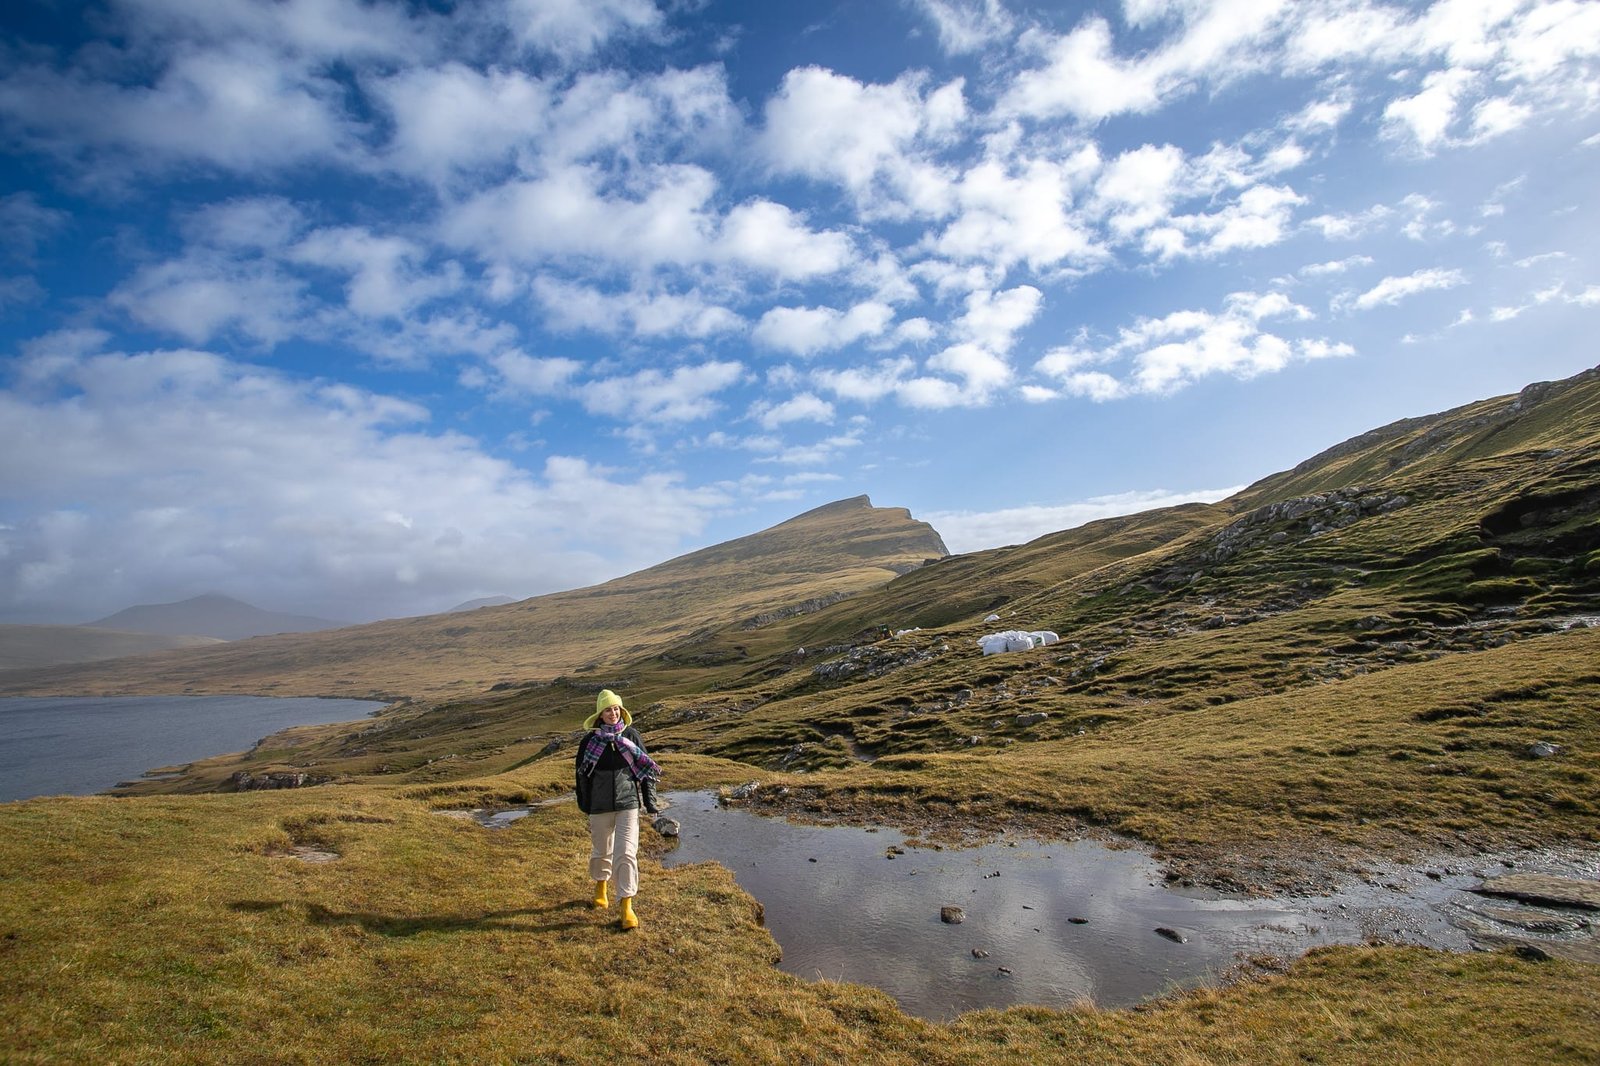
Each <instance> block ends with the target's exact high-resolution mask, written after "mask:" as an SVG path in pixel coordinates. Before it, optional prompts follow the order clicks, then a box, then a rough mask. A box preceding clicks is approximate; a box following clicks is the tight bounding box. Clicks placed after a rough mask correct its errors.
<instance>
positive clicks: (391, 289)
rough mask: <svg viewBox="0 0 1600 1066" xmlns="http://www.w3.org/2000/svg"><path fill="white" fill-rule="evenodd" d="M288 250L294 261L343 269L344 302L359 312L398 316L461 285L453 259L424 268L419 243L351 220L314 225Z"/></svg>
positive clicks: (425, 253)
mask: <svg viewBox="0 0 1600 1066" xmlns="http://www.w3.org/2000/svg"><path fill="white" fill-rule="evenodd" d="M289 255H290V258H292V259H294V260H295V261H297V262H300V263H307V264H311V265H315V266H321V267H327V268H329V269H331V270H335V271H339V272H341V273H344V274H347V275H348V276H349V281H348V283H347V284H346V286H345V296H346V305H347V306H348V307H349V309H350V310H351V311H353V312H354V313H355V314H357V315H360V316H363V317H369V318H384V317H389V318H398V317H401V316H404V315H406V314H408V313H409V312H411V311H412V310H414V309H415V308H417V307H419V306H420V305H422V304H425V303H427V302H429V301H431V300H435V299H438V298H439V297H441V296H446V295H449V294H450V293H453V292H456V291H457V290H458V289H460V288H461V285H462V274H461V268H460V267H459V266H457V265H456V264H455V263H448V262H447V263H445V264H443V265H442V266H441V267H440V268H438V269H437V270H434V271H431V272H430V271H429V270H428V269H427V267H426V260H427V258H428V250H427V249H426V248H424V247H423V246H421V245H419V244H417V243H416V242H414V241H411V240H408V239H406V238H403V237H391V236H379V235H377V234H374V233H371V232H369V231H367V230H365V229H363V228H361V227H357V226H341V227H337V228H331V229H320V230H316V231H315V232H313V233H311V234H309V235H307V236H306V237H305V239H304V240H302V241H301V242H300V243H299V244H298V245H297V246H295V247H294V248H293V249H292V250H291V251H290V253H289Z"/></svg>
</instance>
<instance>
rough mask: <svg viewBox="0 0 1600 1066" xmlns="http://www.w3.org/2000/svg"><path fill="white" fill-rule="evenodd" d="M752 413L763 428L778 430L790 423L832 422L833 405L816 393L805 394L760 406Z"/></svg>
mask: <svg viewBox="0 0 1600 1066" xmlns="http://www.w3.org/2000/svg"><path fill="white" fill-rule="evenodd" d="M751 413H752V414H753V415H754V416H755V418H756V420H757V421H758V422H760V423H761V425H762V427H763V428H765V429H776V428H778V427H779V426H782V425H784V424H785V423H788V422H831V421H833V404H831V403H829V402H828V401H827V400H824V399H822V398H821V397H819V396H817V395H816V394H814V393H810V392H803V393H801V394H800V395H798V396H791V397H790V398H789V399H787V400H785V401H783V402H782V403H780V404H776V405H771V406H769V405H767V404H759V405H757V409H756V410H755V411H752V412H751Z"/></svg>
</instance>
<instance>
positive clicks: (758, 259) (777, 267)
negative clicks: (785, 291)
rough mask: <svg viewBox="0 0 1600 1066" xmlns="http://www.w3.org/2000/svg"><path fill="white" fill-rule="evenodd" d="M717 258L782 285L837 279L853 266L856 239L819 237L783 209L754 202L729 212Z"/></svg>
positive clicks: (832, 235) (838, 235)
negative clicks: (834, 276) (791, 281)
mask: <svg viewBox="0 0 1600 1066" xmlns="http://www.w3.org/2000/svg"><path fill="white" fill-rule="evenodd" d="M715 255H716V256H717V257H719V258H721V259H723V260H727V261H731V262H734V263H738V264H740V265H742V266H747V267H751V268H754V269H756V270H760V271H763V272H765V273H769V274H771V275H772V276H774V277H776V278H779V279H780V280H788V279H805V278H814V277H819V276H823V275H828V274H836V273H838V272H839V271H841V270H843V269H844V268H845V267H847V266H849V265H850V262H851V260H852V258H853V255H854V252H853V250H852V248H851V245H850V239H849V238H848V237H846V236H845V235H844V234H842V233H838V232H834V231H824V232H818V231H815V230H812V229H810V228H808V227H807V226H806V224H805V221H804V220H803V219H802V218H801V217H800V216H799V215H798V214H796V213H795V212H794V211H792V210H790V209H789V208H788V207H785V206H784V205H783V204H780V203H775V202H774V201H771V200H750V201H747V202H745V203H742V204H740V205H739V206H738V207H735V208H734V209H733V210H732V211H729V212H728V217H727V218H726V219H725V220H724V221H723V223H722V233H721V236H720V238H719V240H718V241H717V244H716V248H715Z"/></svg>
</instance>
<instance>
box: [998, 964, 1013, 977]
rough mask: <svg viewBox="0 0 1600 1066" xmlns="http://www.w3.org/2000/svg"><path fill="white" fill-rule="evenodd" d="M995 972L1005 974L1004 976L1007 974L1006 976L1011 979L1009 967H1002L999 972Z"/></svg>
mask: <svg viewBox="0 0 1600 1066" xmlns="http://www.w3.org/2000/svg"><path fill="white" fill-rule="evenodd" d="M995 972H996V973H1003V974H1005V975H1006V976H1007V977H1010V976H1011V967H1009V966H1002V967H1000V968H999V969H998V970H996V971H995Z"/></svg>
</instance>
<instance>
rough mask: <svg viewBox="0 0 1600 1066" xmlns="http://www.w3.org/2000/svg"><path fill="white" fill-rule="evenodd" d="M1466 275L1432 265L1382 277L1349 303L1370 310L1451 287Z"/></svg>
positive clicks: (1462, 282)
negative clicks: (1402, 273) (1406, 272)
mask: <svg viewBox="0 0 1600 1066" xmlns="http://www.w3.org/2000/svg"><path fill="white" fill-rule="evenodd" d="M1466 281H1467V276H1466V275H1465V274H1464V273H1462V272H1461V271H1459V270H1443V269H1440V268H1438V267H1432V268H1429V269H1427V270H1418V271H1415V272H1413V273H1410V274H1406V275H1404V276H1399V275H1396V276H1391V277H1387V278H1384V279H1383V280H1382V281H1380V282H1378V283H1377V284H1376V285H1374V286H1373V287H1372V288H1370V289H1368V290H1367V291H1366V292H1363V293H1361V294H1360V295H1358V296H1355V297H1354V298H1352V299H1350V301H1349V304H1350V306H1351V307H1354V308H1355V309H1356V310H1358V311H1370V310H1372V309H1373V308H1374V307H1378V306H1382V305H1389V306H1393V305H1394V304H1397V303H1399V302H1400V301H1401V300H1404V299H1406V298H1407V297H1410V296H1415V295H1416V294H1417V293H1419V292H1431V291H1434V290H1437V289H1453V288H1455V287H1456V286H1458V285H1464V284H1466Z"/></svg>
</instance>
